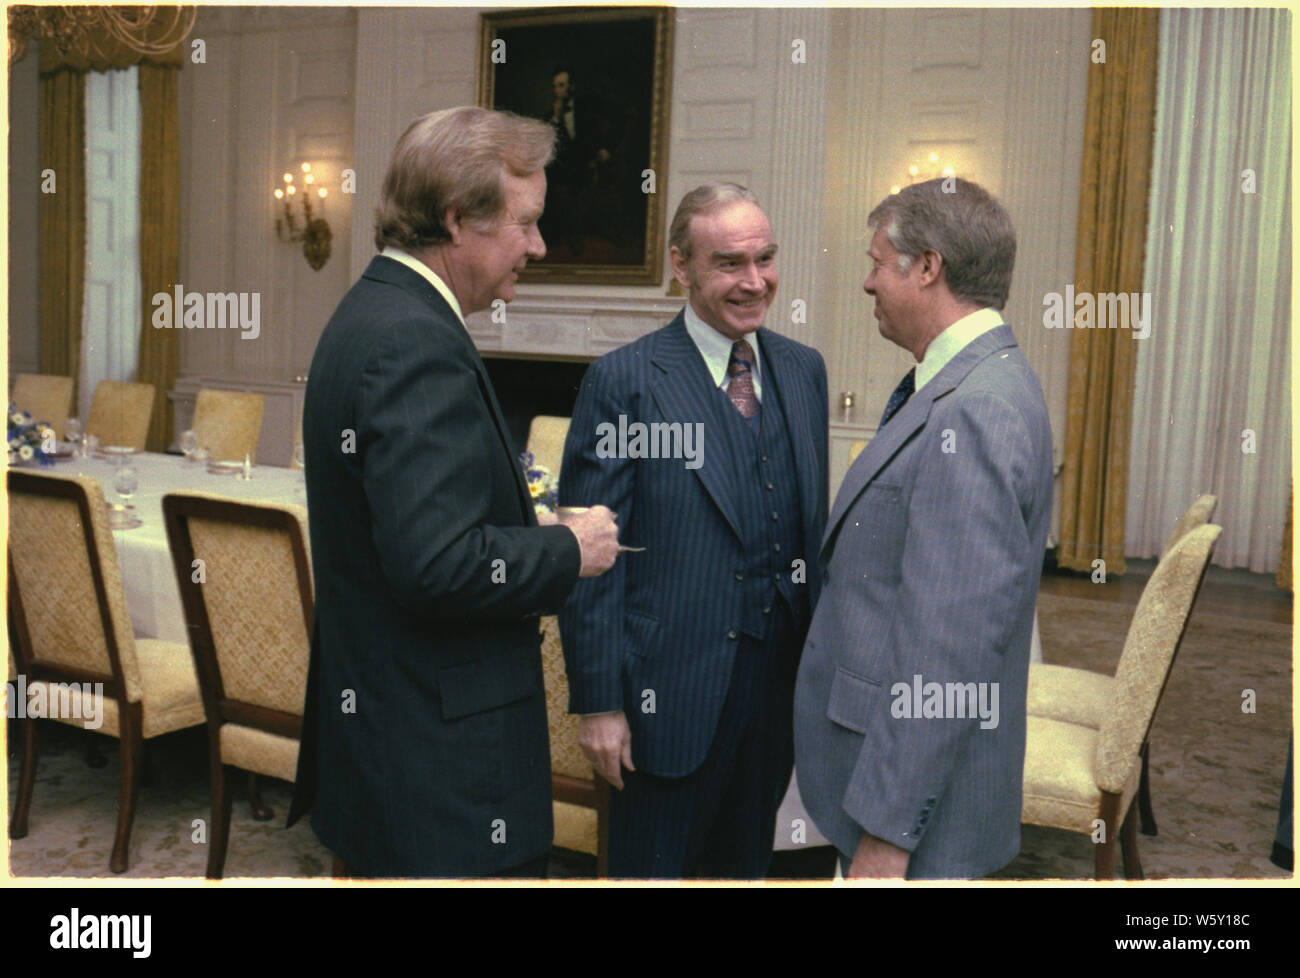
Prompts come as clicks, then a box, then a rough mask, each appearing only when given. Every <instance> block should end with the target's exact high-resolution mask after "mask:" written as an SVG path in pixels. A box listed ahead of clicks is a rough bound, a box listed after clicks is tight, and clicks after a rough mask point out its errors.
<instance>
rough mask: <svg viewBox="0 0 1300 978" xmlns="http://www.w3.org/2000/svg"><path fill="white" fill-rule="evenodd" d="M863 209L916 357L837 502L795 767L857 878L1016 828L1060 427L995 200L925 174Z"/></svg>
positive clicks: (892, 325) (1004, 836) (983, 868)
mask: <svg viewBox="0 0 1300 978" xmlns="http://www.w3.org/2000/svg"><path fill="white" fill-rule="evenodd" d="M870 223H871V226H872V228H874V229H875V234H874V237H873V238H872V242H871V248H870V250H869V252H868V254H869V256H870V258H871V259H872V263H873V265H872V269H871V272H870V274H869V275H868V276H867V280H866V282H865V283H864V285H863V288H864V289H865V291H866V292H867V294H868V295H870V296H872V297H873V298H874V299H875V306H876V308H875V315H876V319H877V321H878V323H879V327H880V333H881V335H882V336H884V337H885V338H886V339H888V340H890V341H891V342H893V343H896V344H898V345H899V346H901V347H902V348H903V349H905V350H907V351H909V352H910V353H911V354H912V355H913V356H914V357H915V358H916V360H917V365H916V367H915V368H914V369H913V370H912V371H910V372H909V373H908V374H907V376H906V377H904V378H903V382H902V383H900V384H899V386H898V389H897V390H896V391H895V392H894V394H893V395H892V396H891V397H890V399H889V403H888V404H887V406H886V408H885V413H884V416H883V417H882V419H881V424H880V427H879V428H878V429H877V431H876V434H875V437H874V438H873V439H872V440H871V443H870V444H869V445H868V446H867V447H866V449H864V450H863V452H862V454H861V455H859V456H858V458H857V460H856V461H855V462H854V464H853V466H852V468H850V470H849V472H848V475H847V476H846V477H845V479H844V483H843V485H842V486H841V487H840V490H839V494H838V496H837V498H836V500H835V504H834V506H833V507H832V509H831V514H830V519H829V521H828V523H827V527H826V535H825V538H824V542H823V545H822V552H821V567H822V573H823V580H822V594H821V601H820V602H819V604H818V606H817V610H816V613H815V615H814V617H813V622H812V626H811V628H810V630H809V634H808V640H807V643H806V644H805V646H804V653H803V659H802V662H801V665H800V668H799V678H798V686H797V690H796V694H795V769H796V770H797V771H798V777H799V790H800V792H801V793H802V795H803V800H804V803H805V804H806V805H807V807H808V811H809V813H810V814H811V815H812V817H813V820H814V821H815V822H816V823H817V826H818V828H820V829H821V831H822V832H823V833H825V835H826V836H827V838H829V839H830V840H831V841H832V842H833V843H834V844H835V846H836V848H837V849H839V851H840V853H841V859H842V860H843V864H844V867H845V876H848V877H854V876H872V877H887V876H892V877H902V876H906V877H908V878H927V877H928V878H934V877H973V876H982V875H984V874H986V873H989V872H992V871H993V870H995V869H998V868H999V867H1001V866H1003V865H1005V864H1006V863H1007V862H1009V861H1010V860H1011V859H1012V858H1014V857H1015V855H1016V853H1017V851H1018V850H1019V848H1020V805H1021V780H1022V776H1023V767H1024V754H1025V686H1026V681H1027V675H1028V670H1029V646H1030V635H1031V632H1032V629H1033V620H1034V604H1035V600H1036V598H1037V594H1038V580H1039V576H1040V573H1041V568H1042V562H1043V548H1044V544H1045V543H1046V538H1047V528H1048V519H1049V517H1050V514H1051V507H1052V433H1051V429H1050V427H1049V425H1048V419H1047V406H1046V404H1045V403H1044V401H1043V393H1042V389H1041V388H1040V387H1039V384H1038V379H1037V377H1035V376H1034V372H1033V370H1032V369H1031V368H1030V366H1029V363H1028V362H1027V361H1026V359H1025V357H1024V354H1023V353H1022V352H1021V351H1020V348H1019V347H1018V346H1017V345H1016V340H1015V337H1014V335H1013V334H1012V332H1011V328H1010V327H1009V326H1007V325H1006V324H1005V323H1003V321H1002V316H1001V315H1000V314H999V312H998V311H997V310H1000V309H1001V308H1002V307H1003V305H1004V304H1005V302H1006V297H1007V292H1008V290H1009V288H1010V285H1011V271H1012V267H1013V265H1014V263H1015V253H1016V242H1015V232H1014V230H1013V229H1012V227H1011V220H1010V218H1009V217H1008V216H1007V213H1006V211H1005V210H1004V209H1003V208H1002V206H1001V204H999V203H998V202H997V201H996V200H995V199H994V198H993V197H992V196H990V195H989V194H988V193H987V192H986V191H985V190H983V189H982V188H981V187H979V186H977V185H976V184H973V183H970V182H968V181H965V180H958V179H954V178H948V179H945V180H931V181H928V182H926V183H920V184H914V185H912V186H910V187H907V188H905V189H904V190H903V191H902V192H901V193H898V194H895V195H893V196H890V197H887V198H886V199H885V200H884V201H882V202H881V203H880V204H879V205H878V206H877V207H876V208H875V210H873V211H872V212H871V215H870Z"/></svg>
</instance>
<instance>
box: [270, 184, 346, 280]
mask: <svg viewBox="0 0 1300 978" xmlns="http://www.w3.org/2000/svg"><path fill="white" fill-rule="evenodd" d="M283 180H284V186H283V187H276V188H275V199H276V200H278V201H280V203H281V204H283V205H284V214H283V215H282V216H278V217H276V219H275V235H276V237H277V238H279V239H280V240H281V241H284V242H286V243H297V242H299V241H301V242H302V253H303V257H305V258H306V259H307V264H308V265H310V266H311V267H312V268H314V269H315V270H316V271H320V269H321V268H322V267H323V266H324V265H325V263H326V262H327V261H329V259H330V240H331V239H332V238H333V237H334V235H333V233H332V232H331V231H330V226H329V224H328V223H326V221H325V218H324V216H323V215H324V213H325V198H326V196H327V193H326V191H325V188H324V187H316V186H313V184H315V182H316V178H315V176H313V175H312V172H311V164H310V163H304V164H303V165H302V184H303V187H302V193H301V194H299V193H298V188H297V186H296V185H295V184H294V182H293V174H292V173H286V174H285V175H284V177H283ZM313 196H315V198H316V203H317V205H318V206H319V207H320V210H321V215H322V216H319V217H318V216H316V215H315V214H314V213H313V211H312V197H313ZM295 197H297V198H299V199H300V200H301V201H302V225H301V226H299V224H298V221H297V219H296V218H295V217H294V215H293V200H294V198H295Z"/></svg>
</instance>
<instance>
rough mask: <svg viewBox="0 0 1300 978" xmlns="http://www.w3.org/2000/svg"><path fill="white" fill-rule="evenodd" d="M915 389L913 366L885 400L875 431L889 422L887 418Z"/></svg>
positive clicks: (897, 409) (894, 412)
mask: <svg viewBox="0 0 1300 978" xmlns="http://www.w3.org/2000/svg"><path fill="white" fill-rule="evenodd" d="M915 390H916V368H915V367H913V368H912V369H911V370H909V371H908V372H907V373H906V374H905V375H904V376H903V379H902V380H900V381H899V382H898V386H897V387H895V388H894V393H892V394H890V395H889V400H888V401H886V402H885V413H884V414H882V415H881V416H880V426H879V427H878V428H877V429H876V430H877V431H879V430H880V428H883V427H884V426H885V425H886V424H887V423H888V422H889V419H890V418H892V417H893V416H894V415H895V414H897V413H898V411H899V409H900V408H902V406H903V405H904V404H906V403H907V399H908V398H909V397H911V396H912V393H913V392H914V391H915Z"/></svg>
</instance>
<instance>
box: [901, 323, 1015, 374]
mask: <svg viewBox="0 0 1300 978" xmlns="http://www.w3.org/2000/svg"><path fill="white" fill-rule="evenodd" d="M1001 325H1002V313H1000V312H998V311H997V310H996V309H980V310H978V311H977V312H973V313H971V314H970V315H969V316H962V318H961V319H959V320H957V321H956V322H955V323H953V324H952V325H951V326H949V327H948V328H947V329H945V330H944V331H943V332H942V333H940V334H939V335H938V336H936V337H935V338H934V339H932V340H931V341H930V345H929V346H928V347H926V349H925V357H924V358H923V359H922V360H921V362H920V363H919V364H917V365H916V389H917V390H920V389H921V388H922V387H924V386H925V385H926V384H927V383H928V382H930V381H931V380H934V378H935V376H936V375H938V373H939V371H940V370H942V369H943V368H944V367H946V366H947V365H948V361H949V360H951V359H952V358H953V357H955V356H956V355H957V354H958V353H960V352H961V351H962V350H964V349H965V348H966V346H967V345H968V344H969V343H970V342H971V341H972V340H974V339H976V338H977V337H980V336H983V335H984V334H985V333H987V332H988V331H989V330H991V329H996V328H997V327H999V326H1001Z"/></svg>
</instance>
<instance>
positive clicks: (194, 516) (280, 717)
mask: <svg viewBox="0 0 1300 978" xmlns="http://www.w3.org/2000/svg"><path fill="white" fill-rule="evenodd" d="M163 519H164V522H165V523H166V526H167V540H168V543H169V544H170V546H171V552H172V562H173V564H174V566H175V569H176V580H177V583H178V584H179V585H180V592H181V603H182V605H183V606H184V609H185V623H186V627H187V628H188V630H189V636H190V648H191V650H192V651H193V653H194V665H195V671H196V672H197V673H198V677H199V687H200V689H201V690H202V693H203V704H204V709H205V711H206V712H207V715H208V720H209V722H210V723H213V722H216V723H224V722H235V723H239V724H241V725H244V726H249V727H255V728H257V729H259V730H266V731H269V732H271V733H275V734H280V735H281V736H285V737H298V736H300V734H301V719H302V708H303V701H304V699H305V697H306V690H307V664H308V660H309V658H310V655H311V629H312V617H313V612H314V607H315V606H314V599H313V597H312V580H311V570H310V567H311V559H310V554H309V552H308V544H307V539H308V537H307V512H306V510H304V509H303V508H302V507H301V506H295V505H291V504H285V505H272V504H263V503H250V502H243V501H238V500H234V499H227V498H223V497H221V496H213V495H208V494H206V493H169V494H168V495H166V496H164V497H163Z"/></svg>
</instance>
